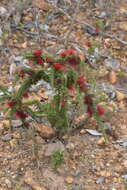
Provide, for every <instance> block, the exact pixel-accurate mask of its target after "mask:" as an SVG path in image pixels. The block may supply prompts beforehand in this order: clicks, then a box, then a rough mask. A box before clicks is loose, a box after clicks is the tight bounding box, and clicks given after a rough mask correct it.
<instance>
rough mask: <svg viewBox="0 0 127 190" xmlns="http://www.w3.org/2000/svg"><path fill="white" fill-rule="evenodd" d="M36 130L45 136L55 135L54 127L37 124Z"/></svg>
mask: <svg viewBox="0 0 127 190" xmlns="http://www.w3.org/2000/svg"><path fill="white" fill-rule="evenodd" d="M36 130H37V131H38V132H39V133H40V135H41V136H42V137H45V138H51V137H53V136H54V135H55V131H54V129H53V128H51V127H49V126H46V125H42V124H36Z"/></svg>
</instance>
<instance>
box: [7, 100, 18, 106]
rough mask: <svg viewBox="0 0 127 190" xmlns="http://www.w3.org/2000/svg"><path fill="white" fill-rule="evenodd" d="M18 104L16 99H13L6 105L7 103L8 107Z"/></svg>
mask: <svg viewBox="0 0 127 190" xmlns="http://www.w3.org/2000/svg"><path fill="white" fill-rule="evenodd" d="M16 104H17V102H16V101H11V102H8V103H7V104H6V105H7V106H8V107H13V106H15V105H16Z"/></svg>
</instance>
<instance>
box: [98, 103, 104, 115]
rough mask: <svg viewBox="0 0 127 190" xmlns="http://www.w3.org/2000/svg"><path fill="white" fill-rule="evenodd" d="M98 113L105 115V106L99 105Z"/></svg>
mask: <svg viewBox="0 0 127 190" xmlns="http://www.w3.org/2000/svg"><path fill="white" fill-rule="evenodd" d="M97 113H98V114H99V115H104V114H105V110H104V108H103V107H101V106H99V105H97Z"/></svg>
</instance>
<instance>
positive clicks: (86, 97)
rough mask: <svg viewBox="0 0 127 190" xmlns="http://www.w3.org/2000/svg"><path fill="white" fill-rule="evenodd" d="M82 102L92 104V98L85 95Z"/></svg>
mask: <svg viewBox="0 0 127 190" xmlns="http://www.w3.org/2000/svg"><path fill="white" fill-rule="evenodd" d="M84 103H85V104H88V105H92V104H93V100H92V97H91V95H87V96H85V99H84Z"/></svg>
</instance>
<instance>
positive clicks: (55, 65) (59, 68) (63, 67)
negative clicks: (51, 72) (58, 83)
mask: <svg viewBox="0 0 127 190" xmlns="http://www.w3.org/2000/svg"><path fill="white" fill-rule="evenodd" d="M53 67H54V69H56V70H64V69H65V66H64V65H62V64H61V63H53Z"/></svg>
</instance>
